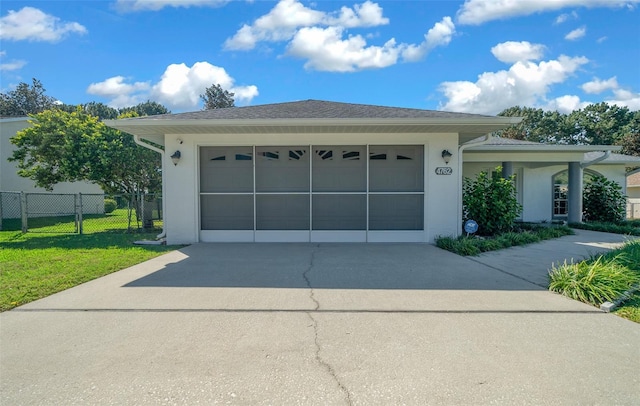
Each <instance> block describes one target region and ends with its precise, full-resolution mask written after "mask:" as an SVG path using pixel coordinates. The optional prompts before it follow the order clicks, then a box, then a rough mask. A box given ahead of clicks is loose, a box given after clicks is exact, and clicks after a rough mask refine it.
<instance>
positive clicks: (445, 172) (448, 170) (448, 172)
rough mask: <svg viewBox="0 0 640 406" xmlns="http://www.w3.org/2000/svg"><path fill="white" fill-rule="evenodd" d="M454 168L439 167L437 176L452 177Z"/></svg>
mask: <svg viewBox="0 0 640 406" xmlns="http://www.w3.org/2000/svg"><path fill="white" fill-rule="evenodd" d="M452 173H453V168H452V167H450V166H439V167H437V168H436V175H451V174H452Z"/></svg>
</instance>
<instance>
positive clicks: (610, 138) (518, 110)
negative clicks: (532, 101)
mask: <svg viewBox="0 0 640 406" xmlns="http://www.w3.org/2000/svg"><path fill="white" fill-rule="evenodd" d="M637 114H638V112H632V111H630V110H629V109H628V108H627V107H620V106H617V105H610V104H608V103H597V104H590V105H588V106H586V107H584V108H582V109H578V110H574V111H573V112H571V113H570V114H563V113H559V112H557V111H544V110H542V109H537V108H531V107H520V106H515V107H511V108H508V109H506V110H504V111H502V112H501V113H499V114H498V115H499V116H506V117H523V120H522V122H520V123H519V124H516V125H513V126H511V127H509V128H506V129H504V130H501V131H498V132H497V133H496V135H498V136H500V137H505V138H513V139H518V140H526V141H533V142H543V143H550V144H574V145H576V144H577V145H585V144H587V145H614V144H616V145H623V146H624V145H630V146H631V145H633V144H634V143H635V140H636V138H637V135H638V128H639V124H638V117H637ZM628 150H633V148H632V147H630V148H626V151H628ZM626 153H628V152H626Z"/></svg>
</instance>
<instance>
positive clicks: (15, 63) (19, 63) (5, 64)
mask: <svg viewBox="0 0 640 406" xmlns="http://www.w3.org/2000/svg"><path fill="white" fill-rule="evenodd" d="M6 56H7V53H6V52H5V51H0V58H2V59H6V58H5V57H6ZM26 64H27V61H23V60H19V59H14V60H11V61H2V62H0V72H9V71H13V70H18V69H22V67H23V66H24V65H26Z"/></svg>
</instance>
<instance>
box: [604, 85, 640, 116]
mask: <svg viewBox="0 0 640 406" xmlns="http://www.w3.org/2000/svg"><path fill="white" fill-rule="evenodd" d="M605 101H606V102H607V103H609V104H617V105H618V106H624V107H628V108H629V110H631V111H637V110H640V93H636V92H632V91H630V90H625V89H615V90H614V91H613V98H612V99H610V100H605Z"/></svg>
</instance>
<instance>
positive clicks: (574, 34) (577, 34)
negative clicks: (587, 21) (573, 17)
mask: <svg viewBox="0 0 640 406" xmlns="http://www.w3.org/2000/svg"><path fill="white" fill-rule="evenodd" d="M586 33H587V28H586V27H580V28H576V29H575V30H573V31H571V32H570V33H568V34H567V35H565V36H564V39H566V40H569V41H575V40H577V39H580V38H582V37H584V36H585V34H586Z"/></svg>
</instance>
